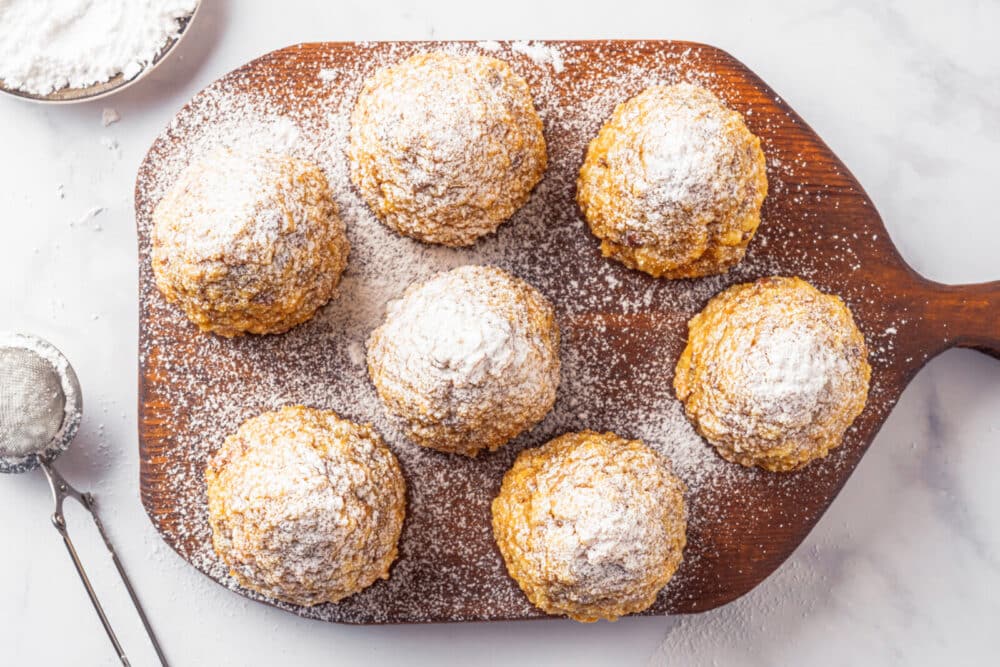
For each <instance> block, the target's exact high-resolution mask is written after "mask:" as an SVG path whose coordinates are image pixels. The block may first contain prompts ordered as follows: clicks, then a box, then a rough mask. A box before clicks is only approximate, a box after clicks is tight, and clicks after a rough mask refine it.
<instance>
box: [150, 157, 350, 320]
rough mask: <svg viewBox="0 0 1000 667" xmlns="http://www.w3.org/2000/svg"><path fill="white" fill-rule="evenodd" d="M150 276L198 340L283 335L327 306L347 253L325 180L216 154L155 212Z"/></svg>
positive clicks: (305, 165)
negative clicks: (198, 333)
mask: <svg viewBox="0 0 1000 667" xmlns="http://www.w3.org/2000/svg"><path fill="white" fill-rule="evenodd" d="M152 239H153V249H152V263H153V272H154V274H155V276H156V285H157V287H158V288H159V289H160V292H162V293H163V295H164V297H166V299H167V301H170V302H171V303H176V304H177V305H179V306H180V307H181V309H182V310H183V311H184V313H185V314H186V315H187V316H188V318H189V319H190V320H191V321H192V322H194V323H195V324H196V325H198V328H200V329H201V330H202V331H211V332H213V333H216V334H220V335H222V336H238V335H240V334H243V333H245V332H250V333H256V334H265V333H281V332H283V331H287V330H288V329H290V328H292V327H294V326H295V325H297V324H300V323H302V322H304V321H306V320H308V319H309V318H311V317H312V316H313V313H315V312H316V310H317V309H318V308H319V307H320V306H322V305H323V304H325V303H326V302H327V301H328V300H329V299H330V297H331V295H332V294H333V291H334V289H335V288H336V287H337V284H338V282H339V281H340V274H341V273H342V272H343V270H344V267H345V266H346V265H347V254H348V252H349V250H350V245H349V243H348V241H347V236H346V234H345V229H344V223H343V222H341V220H340V218H339V217H338V215H337V207H336V205H335V204H334V202H333V198H332V196H331V194H330V188H329V185H328V184H327V180H326V177H325V176H324V175H323V172H322V171H321V170H320V169H319V168H318V167H316V166H315V165H313V164H311V163H309V162H305V161H303V160H299V159H296V158H293V157H289V156H287V155H280V154H277V153H270V152H264V153H256V154H245V153H237V152H233V151H229V150H217V151H213V152H212V153H210V154H209V155H208V156H207V157H206V158H205V159H203V160H200V161H198V162H195V163H193V164H191V165H189V166H188V167H187V168H186V169H184V171H183V172H182V173H181V175H180V177H179V178H178V179H177V182H176V183H175V184H174V185H173V186H172V187H171V188H170V190H169V191H168V192H167V193H166V195H164V197H163V198H162V199H161V200H160V202H159V204H157V206H156V209H155V210H154V211H153V234H152Z"/></svg>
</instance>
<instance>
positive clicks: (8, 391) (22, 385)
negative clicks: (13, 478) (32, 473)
mask: <svg viewBox="0 0 1000 667" xmlns="http://www.w3.org/2000/svg"><path fill="white" fill-rule="evenodd" d="M65 408H66V395H65V394H64V393H63V389H62V382H61V380H60V378H59V372H58V371H57V370H56V368H55V367H53V365H52V363H51V362H49V360H47V359H45V358H43V357H41V356H40V355H39V354H38V353H37V352H34V351H33V350H29V349H25V348H17V347H0V456H4V457H11V456H27V455H29V454H39V453H41V452H43V451H45V449H46V448H47V447H48V446H49V444H50V443H51V442H52V439H53V438H55V437H56V435H57V434H58V433H59V429H60V428H62V424H63V419H64V418H65V415H66V412H65Z"/></svg>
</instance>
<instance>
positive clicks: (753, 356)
mask: <svg viewBox="0 0 1000 667" xmlns="http://www.w3.org/2000/svg"><path fill="white" fill-rule="evenodd" d="M870 377H871V367H870V366H869V365H868V352H867V350H866V348H865V340H864V337H863V336H862V335H861V332H860V331H858V328H857V326H856V325H855V324H854V319H853V318H852V317H851V312H850V311H849V310H848V309H847V306H846V305H844V302H843V301H841V300H840V298H838V297H836V296H832V295H828V294H823V293H822V292H820V291H818V290H817V289H816V288H815V287H813V286H812V285H810V284H809V283H807V282H805V281H803V280H801V279H799V278H781V277H772V278H763V279H761V280H758V281H756V282H754V283H747V284H744V285H736V286H734V287H730V288H729V289H727V290H726V291H724V292H722V293H721V294H718V295H717V296H715V297H714V298H713V299H712V300H711V301H709V302H708V305H707V306H705V309H704V310H702V311H701V313H699V314H698V315H696V316H695V317H694V318H692V319H691V321H690V322H689V323H688V344H687V347H686V348H685V349H684V352H683V354H682V355H681V358H680V360H679V361H678V362H677V370H676V374H675V376H674V388H675V389H676V390H677V397H678V398H680V400H681V401H683V402H684V407H685V410H686V411H687V415H688V417H689V418H690V419H691V420H692V421H693V422H694V424H695V426H696V427H697V429H698V431H699V432H700V433H701V434H702V435H703V436H704V437H705V438H706V439H707V440H708V441H709V442H710V443H712V444H713V445H715V447H716V449H718V451H719V453H720V454H721V455H722V456H723V457H724V458H725V459H727V460H729V461H734V462H736V463H740V464H742V465H745V466H760V467H761V468H765V469H767V470H771V471H776V472H778V471H788V470H795V469H797V468H801V467H802V466H804V465H806V464H807V463H809V462H810V461H813V460H815V459H818V458H822V457H824V456H826V455H827V453H828V452H829V451H830V450H831V449H833V448H834V447H836V446H838V445H839V444H840V443H841V440H842V439H843V436H844V432H845V431H846V430H847V428H848V427H849V426H850V425H851V423H853V421H854V419H855V418H856V417H857V416H858V415H859V414H861V411H862V410H863V409H864V407H865V401H866V399H867V396H868V381H869V378H870Z"/></svg>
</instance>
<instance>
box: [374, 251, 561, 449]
mask: <svg viewBox="0 0 1000 667" xmlns="http://www.w3.org/2000/svg"><path fill="white" fill-rule="evenodd" d="M368 372H369V375H370V376H371V379H372V382H373V383H374V384H375V389H376V390H377V391H378V394H379V397H380V398H381V399H382V402H383V403H384V404H385V406H386V408H387V409H388V410H389V412H391V413H392V414H394V415H396V416H397V417H399V418H401V419H402V421H403V423H404V424H405V428H406V431H407V434H408V435H409V437H410V438H411V439H413V440H414V441H415V442H416V443H418V444H420V445H423V446H425V447H431V448H433V449H437V450H440V451H443V452H451V453H458V454H465V455H467V456H475V455H476V454H477V453H478V452H479V451H481V450H483V449H487V450H494V449H496V448H497V447H500V446H501V445H503V444H504V443H506V442H507V441H508V440H510V439H511V438H513V437H514V436H516V435H518V434H519V433H521V432H523V431H525V430H527V429H529V428H531V427H532V426H534V425H535V424H536V423H537V422H538V421H540V420H541V419H542V417H544V416H545V415H546V413H548V411H549V410H550V409H551V408H552V404H553V403H554V402H555V398H556V389H557V387H558V386H559V326H558V324H557V323H556V319H555V312H554V310H553V308H552V304H550V303H549V301H548V300H547V299H546V298H545V297H544V296H543V295H542V294H541V293H540V292H538V290H536V289H535V288H534V287H532V286H531V285H529V284H528V283H526V282H524V281H523V280H520V279H519V278H515V277H514V276H511V275H510V274H508V273H506V272H504V271H502V270H500V269H498V268H495V267H492V266H463V267H459V268H457V269H453V270H451V271H447V272H443V273H439V274H437V275H435V276H434V277H432V278H431V279H430V280H428V281H427V282H424V283H419V284H414V285H411V286H410V287H408V288H407V290H406V292H405V293H404V294H403V297H402V298H401V299H399V300H397V301H394V302H392V303H390V304H389V306H388V308H387V310H386V317H385V321H384V322H383V323H382V325H381V326H380V327H378V328H377V329H376V330H375V331H374V332H373V333H372V335H371V336H370V337H369V339H368Z"/></svg>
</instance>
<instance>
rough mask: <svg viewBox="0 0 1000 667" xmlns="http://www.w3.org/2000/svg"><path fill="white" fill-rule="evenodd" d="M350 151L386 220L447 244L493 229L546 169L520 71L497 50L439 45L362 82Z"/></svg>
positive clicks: (366, 192)
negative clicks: (489, 53)
mask: <svg viewBox="0 0 1000 667" xmlns="http://www.w3.org/2000/svg"><path fill="white" fill-rule="evenodd" d="M347 152H348V157H349V158H350V163H351V180H352V181H354V184H355V185H356V186H357V188H358V190H360V191H361V194H362V196H363V197H364V199H365V201H366V202H367V203H368V205H369V206H370V207H371V209H372V210H373V211H374V212H375V214H376V215H377V216H378V217H379V218H380V219H381V220H382V221H383V222H384V223H385V224H387V225H388V226H389V227H391V228H393V229H395V230H396V231H398V232H399V233H401V234H405V235H406V236H411V237H413V238H415V239H418V240H420V241H424V242H426V243H440V244H443V245H448V246H467V245H471V244H472V243H474V242H475V241H476V239H478V238H479V237H481V236H483V235H484V234H489V233H491V232H494V231H495V230H496V228H497V227H498V226H499V225H500V224H501V223H502V222H504V221H505V220H506V219H507V218H509V217H510V216H511V215H513V213H514V212H515V211H516V210H517V209H519V208H520V207H521V206H523V205H524V203H525V202H527V201H528V196H529V194H530V193H531V190H532V188H534V187H535V185H536V184H537V183H538V181H539V180H541V178H542V173H543V172H544V171H545V167H546V154H545V139H544V137H543V136H542V121H541V120H540V119H539V117H538V113H537V112H536V111H535V106H534V103H533V102H532V100H531V93H530V92H529V90H528V84H527V83H525V81H524V79H522V78H521V77H519V76H517V75H516V74H514V72H513V71H512V70H511V69H510V66H509V65H507V63H505V62H503V61H501V60H497V59H495V58H486V57H483V56H478V55H469V56H458V55H451V54H446V53H442V52H439V51H436V52H433V53H422V54H418V55H415V56H412V57H411V58H408V59H407V60H404V61H403V62H401V63H399V64H396V65H393V66H391V67H386V68H384V69H382V70H379V71H378V72H376V73H375V75H374V76H372V77H371V78H370V79H369V80H368V81H367V82H366V83H365V85H364V88H363V89H362V91H361V94H360V95H359V97H358V101H357V104H356V105H355V107H354V111H353V113H352V114H351V131H350V145H349V147H348V151H347Z"/></svg>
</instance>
